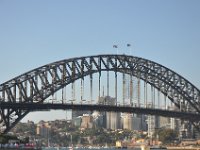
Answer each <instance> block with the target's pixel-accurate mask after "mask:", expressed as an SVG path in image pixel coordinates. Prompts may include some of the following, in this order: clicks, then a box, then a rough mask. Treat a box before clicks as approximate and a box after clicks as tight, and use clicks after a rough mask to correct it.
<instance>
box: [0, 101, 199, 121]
mask: <svg viewBox="0 0 200 150" xmlns="http://www.w3.org/2000/svg"><path fill="white" fill-rule="evenodd" d="M0 108H1V109H20V110H28V111H38V110H51V109H53V110H69V109H72V110H90V111H95V110H96V111H107V112H124V113H135V114H146V115H148V114H149V115H157V116H163V117H173V118H180V119H183V120H189V121H192V122H198V121H200V114H198V113H192V112H180V111H171V110H163V109H153V108H142V107H131V106H110V105H100V104H98V105H97V104H73V103H67V104H60V103H56V104H55V103H53V104H52V103H13V102H1V103H0Z"/></svg>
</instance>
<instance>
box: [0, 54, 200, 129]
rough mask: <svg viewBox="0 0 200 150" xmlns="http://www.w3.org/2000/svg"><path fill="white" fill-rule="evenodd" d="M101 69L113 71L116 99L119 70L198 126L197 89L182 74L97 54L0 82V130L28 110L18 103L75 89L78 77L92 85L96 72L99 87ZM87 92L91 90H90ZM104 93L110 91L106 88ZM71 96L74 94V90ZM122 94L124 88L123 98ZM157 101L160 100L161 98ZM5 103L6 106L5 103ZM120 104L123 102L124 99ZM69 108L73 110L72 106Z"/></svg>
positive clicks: (199, 104)
mask: <svg viewBox="0 0 200 150" xmlns="http://www.w3.org/2000/svg"><path fill="white" fill-rule="evenodd" d="M104 71H105V72H107V77H109V72H114V73H115V84H116V86H115V98H116V99H117V97H118V95H117V88H118V87H117V81H116V80H117V73H122V74H123V79H124V75H125V74H127V75H129V76H130V78H132V77H135V78H137V79H138V86H139V80H142V81H144V83H145V84H144V86H145V85H146V84H148V85H150V86H151V87H153V88H155V89H157V90H158V91H159V92H160V93H162V94H163V95H164V96H165V97H167V98H168V99H169V100H170V101H171V102H172V103H173V104H174V106H176V108H177V109H178V111H179V112H183V116H184V114H185V113H187V114H189V115H191V117H190V118H189V117H188V118H187V119H188V120H189V121H191V122H192V123H193V124H194V125H195V126H196V127H198V126H199V122H200V91H199V89H198V88H196V87H195V86H194V85H193V84H192V83H190V82H189V81H188V80H186V79H185V78H183V77H182V76H181V75H179V74H177V73H176V72H174V71H172V70H170V69H169V68H167V67H164V66H162V65H160V64H158V63H155V62H153V61H150V60H147V59H144V58H139V57H133V56H127V55H97V56H87V57H78V58H71V59H65V60H61V61H57V62H54V63H50V64H47V65H44V66H42V67H39V68H36V69H34V70H31V71H29V72H26V73H24V74H22V75H20V76H18V77H16V78H13V79H11V80H9V81H7V82H5V83H3V84H1V85H0V103H1V104H0V128H1V132H2V133H6V132H8V131H9V130H10V129H11V128H12V127H14V126H15V125H16V124H17V123H18V122H19V121H20V120H21V119H22V118H23V117H24V116H26V115H27V114H28V113H29V112H30V111H31V109H29V108H26V109H24V108H20V107H14V106H18V105H19V104H21V105H23V104H43V103H45V100H46V99H47V98H49V97H50V96H52V95H54V94H55V93H56V92H57V91H59V90H61V89H63V88H64V87H66V86H67V85H69V84H71V85H72V88H74V83H75V81H76V80H81V87H82V81H84V78H85V77H86V76H89V77H90V79H91V80H90V85H91V86H92V79H93V74H96V73H97V74H99V79H98V80H99V81H98V82H99V89H100V80H101V75H102V72H104ZM123 82H124V80H123ZM131 82H132V79H130V83H131ZM123 86H124V84H123ZM132 86H133V85H132V84H130V89H131V88H133V87H132ZM153 88H152V89H153ZM144 89H145V88H144ZM107 90H109V89H107ZM90 91H91V93H92V89H91V90H90ZM99 91H100V90H99ZM144 91H145V90H144ZM82 92H83V89H82V88H81V103H82V102H83V96H82ZM145 92H147V91H145ZM107 93H109V91H108V92H107ZM72 95H74V93H73V92H72ZM99 95H100V94H99ZM129 95H130V103H129V106H130V107H132V108H133V109H134V105H135V104H134V100H133V94H132V92H130V93H129ZM91 97H92V94H91ZM124 97H125V96H124V91H123V101H124ZM146 98H147V97H146ZM73 99H75V96H72V100H73ZM160 101H162V100H161V99H160ZM6 103H7V104H9V105H5V104H6ZM72 105H73V103H71V106H72ZM116 105H117V104H116ZM123 105H125V103H124V102H123ZM147 105H148V104H147V101H146V102H144V107H147ZM5 106H6V107H5ZM137 106H139V107H140V102H138V105H137ZM82 107H84V106H82ZM71 108H72V109H73V107H71ZM162 113H163V112H159V111H158V115H162ZM193 114H194V116H195V120H194V119H192V118H194V117H192V115H193ZM198 115H199V117H198ZM172 117H173V116H172ZM180 118H181V117H180ZM182 118H184V117H182ZM198 118H199V119H198Z"/></svg>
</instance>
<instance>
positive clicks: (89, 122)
mask: <svg viewBox="0 0 200 150" xmlns="http://www.w3.org/2000/svg"><path fill="white" fill-rule="evenodd" d="M92 127H93V119H92V116H91V115H89V114H83V116H82V122H81V128H84V129H86V128H92Z"/></svg>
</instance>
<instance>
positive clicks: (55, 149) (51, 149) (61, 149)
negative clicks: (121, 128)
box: [42, 147, 141, 150]
mask: <svg viewBox="0 0 200 150" xmlns="http://www.w3.org/2000/svg"><path fill="white" fill-rule="evenodd" d="M42 150H70V148H67V147H48V148H42ZM74 150H127V148H124V149H123V148H121V149H118V148H100V147H91V148H74ZM132 150H141V149H140V148H133V149H132Z"/></svg>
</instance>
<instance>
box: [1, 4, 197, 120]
mask: <svg viewBox="0 0 200 150" xmlns="http://www.w3.org/2000/svg"><path fill="white" fill-rule="evenodd" d="M199 6H200V2H199V1H198V0H193V1H189V0H177V1H162V2H161V1H159V0H155V1H131V0H130V1H126V2H122V1H114V0H111V1H109V2H107V1H105V0H104V1H101V2H93V1H86V2H82V1H76V2H69V1H59V2H55V1H47V0H46V1H25V0H19V1H9V0H8V1H7V0H1V1H0V19H1V24H0V33H1V35H0V51H1V55H0V68H1V76H0V82H1V83H4V82H6V81H7V80H9V79H12V78H14V77H16V76H18V75H20V74H22V73H24V72H27V71H29V70H32V69H34V68H37V67H40V66H42V65H45V64H48V63H51V62H54V61H58V60H62V59H68V58H73V57H80V56H88V55H97V54H116V53H119V54H123V53H125V54H130V50H131V51H132V55H134V56H139V57H143V58H146V59H149V60H152V61H155V62H157V63H159V64H162V65H163V66H166V67H168V68H170V69H172V70H174V71H175V72H177V73H179V74H180V75H182V76H183V77H185V78H186V79H188V80H189V81H190V82H191V83H193V84H194V85H195V86H196V87H197V88H200V80H199V76H200V69H199V56H200V51H199V49H200V44H199V41H198V40H199V39H200V20H199V18H200V10H199ZM127 44H131V47H129V48H127ZM113 45H117V46H118V52H117V50H116V49H114V48H113ZM63 113H65V112H64V111H63ZM39 114H41V113H39V112H38V114H37V113H35V115H34V114H31V115H27V116H26V117H25V118H26V119H27V120H28V119H29V118H31V119H32V118H33V119H36V117H38V116H42V117H41V118H44V119H46V118H48V116H47V115H44V116H43V115H39ZM52 114H54V116H55V118H56V117H57V118H58V117H59V116H60V112H57V111H56V112H53V113H52ZM31 119H30V120H31Z"/></svg>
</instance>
